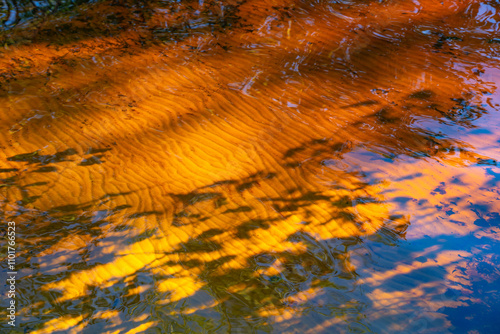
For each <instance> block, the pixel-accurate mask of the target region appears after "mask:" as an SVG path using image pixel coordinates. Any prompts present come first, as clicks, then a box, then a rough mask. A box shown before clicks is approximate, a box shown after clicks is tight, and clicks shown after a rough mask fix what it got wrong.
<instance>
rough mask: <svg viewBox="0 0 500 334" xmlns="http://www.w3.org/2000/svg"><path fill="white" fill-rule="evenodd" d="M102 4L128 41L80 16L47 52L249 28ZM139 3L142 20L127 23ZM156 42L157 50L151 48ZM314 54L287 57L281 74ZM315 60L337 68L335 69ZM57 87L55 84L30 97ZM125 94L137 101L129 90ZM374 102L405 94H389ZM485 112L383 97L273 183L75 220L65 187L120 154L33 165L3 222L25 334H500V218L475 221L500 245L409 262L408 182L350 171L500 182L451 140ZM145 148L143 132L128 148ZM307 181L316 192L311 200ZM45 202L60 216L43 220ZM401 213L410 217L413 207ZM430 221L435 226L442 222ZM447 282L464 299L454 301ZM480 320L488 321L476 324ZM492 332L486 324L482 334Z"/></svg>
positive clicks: (22, 174) (456, 101) (417, 242)
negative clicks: (358, 161)
mask: <svg viewBox="0 0 500 334" xmlns="http://www.w3.org/2000/svg"><path fill="white" fill-rule="evenodd" d="M9 3H13V2H12V1H11V2H9ZM102 3H105V4H109V5H110V6H112V5H113V6H115V7H119V8H120V9H119V10H118V9H117V10H116V14H111V15H108V16H106V20H105V22H104V23H102V24H103V25H105V26H106V27H108V26H109V24H111V26H113V28H112V29H115V30H114V31H110V30H109V29H108V30H106V29H101V28H102V27H101V26H99V25H97V26H96V27H93V28H89V30H86V31H84V33H83V34H82V31H81V30H79V29H80V28H81V27H80V26H79V24H80V23H81V21H82V20H85V17H84V16H78V15H77V16H76V18H75V20H74V21H70V23H68V24H67V25H64V24H63V26H59V23H57V22H45V23H44V24H45V27H46V29H47V30H40V32H39V35H36V36H35V38H33V41H37V42H52V41H54V42H55V43H56V42H57V43H60V44H61V46H65V45H66V46H67V45H69V44H70V43H73V42H76V41H79V40H83V39H87V38H89V39H91V38H96V39H98V38H99V37H105V36H108V35H112V34H113V33H116V34H118V32H119V31H120V30H122V29H123V30H126V29H127V28H130V26H132V27H134V29H135V28H137V29H138V30H139V27H141V26H143V27H149V28H148V29H149V34H150V35H147V36H148V37H141V36H139V37H137V36H136V37H134V38H136V41H137V43H138V45H141V46H144V47H147V46H152V45H153V44H154V43H160V42H163V41H167V42H172V43H174V42H175V41H178V40H180V39H182V38H184V37H186V38H187V37H189V36H191V35H196V33H213V31H214V30H220V32H225V33H227V34H230V32H229V31H224V28H226V27H230V26H232V25H234V24H235V22H236V21H237V20H238V19H240V18H237V17H236V14H234V13H235V12H236V8H237V6H235V7H229V8H230V10H229V13H228V14H227V15H224V16H222V15H221V16H220V17H219V19H215V18H213V17H212V16H215V14H213V13H212V12H210V10H212V6H216V5H217V6H219V7H220V4H219V3H215V2H206V6H207V8H208V9H207V10H208V11H209V12H210V13H206V17H205V18H204V19H203V20H201V21H200V20H199V21H196V20H194V19H192V20H190V19H189V18H188V19H186V17H182V16H181V17H179V18H178V22H177V21H175V22H174V23H175V24H174V25H171V26H170V27H169V28H165V29H163V28H162V29H160V28H159V27H157V26H154V25H153V24H152V23H151V22H150V21H148V20H149V19H151V17H148V13H149V14H151V13H150V12H148V9H147V8H146V9H144V10H143V9H141V10H138V9H137V8H139V7H143V6H146V5H144V3H143V2H130V1H125V2H118V1H113V2H102ZM102 3H100V4H101V5H102ZM130 3H132V4H135V5H136V7H133V6H127V4H130ZM161 3H163V5H164V6H166V7H167V8H168V9H169V10H171V11H173V12H175V8H174V7H176V6H178V7H182V6H184V5H186V4H193V3H194V2H193V3H191V2H161ZM341 3H342V4H343V3H344V2H341ZM345 3H347V2H345ZM360 3H369V2H360ZM370 3H371V2H370ZM374 3H376V2H374ZM154 4H157V3H154ZM98 5H99V4H97V5H96V6H98ZM300 5H301V6H306V5H305V4H303V3H301V4H300ZM151 6H153V5H151ZM299 7H300V6H299ZM96 8H99V7H96ZM185 8H188V5H186V7H185ZM185 8H184V7H183V8H182V9H183V10H185ZM163 9H164V8H163ZM188 9H189V8H188ZM232 10H234V13H233V12H232ZM288 11H289V10H288V9H283V11H281V10H280V14H282V15H283V17H286V15H285V14H284V13H288ZM194 12H195V11H191V12H190V13H194ZM214 13H215V10H214ZM98 14H99V11H96V12H93V14H92V15H98ZM212 14H213V15H212ZM337 14H338V13H337ZM82 15H83V14H82ZM122 15H123V16H122ZM128 15H131V17H132V18H133V19H134V20H135V21H133V23H130V21H129V20H128V19H129V18H130V17H129V16H128ZM193 15H194V14H193ZM287 15H288V16H290V14H287ZM294 15H296V16H295V17H299V16H300V15H301V14H294ZM339 15H340V14H339ZM337 16H338V15H337ZM4 21H5V20H4ZM12 22H14V21H12ZM290 22H291V21H290ZM290 26H291V23H290ZM240 28H241V26H240ZM61 29H62V30H61ZM110 29H111V28H110ZM144 29H145V28H144ZM129 30H133V29H129ZM228 30H229V29H228ZM53 31H60V32H61V33H62V34H63V35H64V36H62V37H61V36H56V37H54V36H52V35H50V34H49V33H50V32H53ZM151 36H154V37H157V38H158V39H157V40H156V41H155V42H154V43H153V42H151ZM178 36H181V37H180V38H179V37H178ZM434 37H435V38H434V39H436V40H437V41H433V42H432V43H433V45H434V47H433V48H434V49H436V50H437V51H439V52H448V51H447V50H448V49H447V48H448V44H450V43H458V42H460V41H459V40H458V39H454V38H452V37H449V38H448V37H447V36H445V35H442V34H441V35H439V34H435V36H434ZM37 38H38V39H37ZM15 43H20V44H22V43H23V42H22V41H14V43H7V44H10V45H11V46H12V47H14V46H15V45H14V44H15ZM215 43H216V41H213V43H212V44H213V45H212V46H214V47H215V46H216V44H215ZM217 43H219V42H217ZM377 43H378V42H375V41H374V42H371V43H365V45H364V47H362V48H361V50H360V51H358V54H359V53H362V52H369V51H370V49H371V48H375V47H377ZM401 43H403V42H401ZM4 44H5V43H4ZM125 44H126V43H125ZM122 46H123V44H122ZM224 47H226V48H229V47H227V46H225V45H223V46H220V48H222V49H223V50H224V51H228V50H226V48H224ZM193 48H194V49H195V48H196V47H194V46H193ZM125 49H126V48H125ZM348 50H349V48H347V47H346V48H345V50H344V51H345V54H346V56H352V59H353V62H355V61H356V59H355V56H356V54H355V52H351V51H348ZM135 51H137V50H135ZM299 53H300V52H296V51H295V50H292V51H289V54H287V55H285V56H284V57H283V63H285V64H288V63H289V62H291V59H295V58H296V57H297V56H298V54H299ZM315 56H318V57H319V58H321V57H323V58H325V57H324V55H321V54H320V52H317V54H316V55H315ZM90 57H91V56H89V58H90ZM331 57H332V56H330V58H331ZM227 58H228V59H229V58H231V55H230V53H228V55H227ZM59 60H61V59H60V58H58V59H56V61H59ZM78 60H79V58H78V56H74V57H72V56H69V57H65V59H64V62H66V63H67V64H69V65H71V64H72V62H77V61H78ZM318 66H319V65H318ZM335 66H338V68H342V71H344V72H343V73H342V75H347V76H349V77H351V78H364V77H363V75H365V77H370V75H373V76H374V77H378V76H380V77H384V74H380V73H376V72H375V71H376V70H373V71H374V72H373V73H368V74H363V73H362V71H359V73H354V71H353V70H352V69H351V68H349V69H345V68H343V65H342V64H340V65H339V64H334V65H332V67H333V68H334V70H337V69H338V68H337V67H335ZM344 67H345V66H344ZM287 71H288V69H287ZM321 71H323V70H322V69H321V68H319V67H311V68H310V69H308V70H305V69H304V71H303V73H304V75H307V76H308V77H310V78H314V76H315V75H319V73H320V72H321ZM269 72H270V74H269V78H270V80H269V82H271V84H282V83H285V81H286V80H282V79H280V77H281V73H280V69H273V70H270V71H269ZM285 72H286V71H285ZM47 73H48V72H47ZM345 73H348V74H345ZM44 75H46V76H50V73H48V74H46V73H44V74H38V77H36V76H35V79H33V78H30V79H28V81H30V80H33V81H36V80H39V79H40V78H42V77H43V76H44ZM7 76H11V77H12V78H13V77H15V75H13V74H12V73H10V74H8V75H7ZM387 76H389V74H387ZM20 77H22V75H20ZM338 77H342V76H341V75H339V76H338ZM4 79H5V77H4ZM43 79H44V78H43ZM44 80H45V79H44ZM106 80H111V79H109V78H106V79H104V78H98V79H97V80H96V81H95V82H93V83H92V84H94V85H96V86H100V85H101V84H104V83H105V81H106ZM116 83H117V84H121V82H120V81H119V80H118V79H117V82H116ZM462 84H463V83H462ZM484 86H486V85H484ZM481 88H484V87H481ZM372 93H373V94H372V95H374V96H378V95H381V96H386V95H387V94H389V93H388V92H384V91H383V90H382V89H378V88H374V91H372ZM67 94H72V92H70V93H68V92H67V91H64V90H59V91H58V92H57V93H54V94H53V95H52V97H53V98H54V99H57V98H60V99H63V98H68V99H69V96H70V95H67ZM377 94H378V95H377ZM391 94H392V93H391ZM482 94H483V93H480V92H476V93H470V92H463V94H462V95H460V96H451V97H450V96H447V99H443V98H442V97H443V93H442V92H435V91H433V90H431V89H415V90H414V91H411V92H404V93H401V95H402V97H400V98H399V99H398V100H397V101H400V104H398V105H396V102H394V101H391V100H390V99H389V98H385V97H384V98H377V100H374V99H371V98H367V99H366V100H364V101H360V102H356V103H350V102H349V103H345V104H341V103H339V104H338V108H339V109H341V110H344V111H352V113H353V114H354V113H355V112H356V111H357V110H359V109H360V108H365V109H362V110H364V111H366V114H365V115H363V117H360V118H358V119H356V120H355V121H353V122H346V125H345V126H343V127H340V126H339V132H340V130H342V131H344V132H345V133H349V134H351V136H349V138H348V139H344V138H342V135H338V134H337V133H333V134H332V133H331V134H330V136H331V137H324V136H319V135H318V136H316V137H315V138H312V139H304V140H302V138H301V140H302V142H301V143H299V144H298V145H292V146H293V147H291V148H288V149H287V150H285V151H284V152H283V154H282V156H278V157H276V158H275V159H276V161H277V164H276V165H277V166H274V168H273V170H271V169H269V170H268V169H264V168H262V169H260V170H259V171H258V172H256V173H253V174H250V175H245V176H242V177H240V178H234V179H232V178H226V177H219V178H218V179H219V180H218V181H216V182H214V183H213V184H210V185H207V186H203V187H197V188H196V189H195V190H192V191H189V192H186V193H171V192H164V191H163V190H162V187H161V184H158V185H157V186H151V187H146V188H141V189H133V188H131V189H133V190H130V191H116V192H113V191H109V188H108V189H106V191H105V193H104V194H103V195H102V196H99V197H98V198H96V199H93V200H90V201H81V202H75V203H73V204H65V205H60V202H62V201H61V200H60V199H57V198H54V199H51V198H46V197H47V195H46V193H47V192H48V190H50V188H51V187H53V186H55V185H59V186H61V185H62V187H64V185H65V184H64V182H68V185H67V189H66V190H67V191H68V192H70V193H78V192H79V191H80V190H81V189H79V188H80V187H81V186H82V185H81V184H79V183H78V180H77V182H75V183H71V182H70V181H72V179H71V177H65V178H61V179H60V178H59V176H60V175H62V174H63V173H66V172H68V173H69V172H71V173H72V174H69V175H87V174H85V173H86V172H88V173H89V174H90V175H91V176H93V175H94V174H93V173H95V174H96V173H97V172H98V171H99V168H100V167H105V166H106V163H107V162H108V159H109V158H110V155H111V154H113V150H112V149H110V148H98V149H95V148H94V149H89V150H87V151H85V152H86V153H82V152H84V151H81V150H80V151H79V150H77V149H76V148H75V149H73V148H68V149H65V150H61V151H58V152H56V153H53V154H42V153H41V151H33V152H28V153H22V154H17V155H13V156H10V157H8V158H7V162H8V163H9V166H10V167H9V168H3V169H0V174H1V175H2V184H1V186H0V195H1V196H2V198H3V200H2V213H1V216H0V217H1V220H2V221H9V220H15V221H16V222H17V224H18V225H19V226H22V228H21V229H20V230H21V231H22V232H19V236H20V238H19V239H18V240H19V248H18V249H19V262H18V263H19V268H18V270H19V271H20V272H22V273H23V275H22V277H20V279H19V296H20V298H22V300H21V301H20V304H21V305H22V309H21V310H20V313H19V318H20V321H19V323H20V324H21V325H20V326H22V327H21V328H23V330H25V331H26V332H35V333H36V332H46V333H57V332H60V333H66V332H70V331H75V332H88V333H99V332H103V333H104V332H123V333H125V332H127V331H128V330H136V331H137V332H151V333H153V332H168V333H190V332H192V333H201V332H230V333H259V332H290V333H294V332H306V333H320V332H331V331H332V330H333V331H336V332H384V331H389V332H403V331H408V332H421V331H425V330H427V329H429V328H432V329H433V330H437V331H442V332H445V331H446V330H448V329H449V328H452V329H453V328H454V329H456V330H454V331H455V332H460V330H462V329H463V332H465V331H466V329H467V330H469V329H471V330H472V329H477V328H478V326H482V327H481V329H482V330H484V331H486V332H492V331H493V330H494V326H495V324H496V323H495V320H494V316H493V311H492V310H494V309H495V308H496V306H497V305H498V300H497V297H496V296H497V294H494V293H492V292H491V291H493V290H494V289H496V287H497V285H498V278H499V275H500V273H499V272H498V269H496V267H497V265H498V256H497V255H495V253H496V254H498V251H496V250H497V249H498V245H497V243H496V242H497V241H496V239H495V238H493V237H491V235H494V233H497V232H496V228H497V227H498V214H496V213H494V212H493V210H494V208H489V207H481V206H480V205H475V204H472V203H470V204H468V209H470V210H471V211H473V212H475V213H476V216H477V220H476V221H475V222H474V223H475V225H476V226H478V227H480V230H479V232H480V231H481V230H484V231H487V234H489V235H490V237H491V238H490V237H484V236H482V235H481V234H480V233H479V232H478V231H475V234H474V235H471V236H463V237H460V236H456V237H443V238H441V239H439V240H436V239H435V238H430V237H429V238H425V237H422V238H419V239H414V240H412V241H411V245H410V246H409V245H408V243H407V242H406V241H405V238H406V234H407V233H408V230H409V226H410V219H409V217H408V215H406V213H405V212H403V214H401V213H400V212H392V211H391V210H390V209H389V208H388V204H389V203H388V201H387V199H386V198H385V197H384V196H385V194H384V193H383V188H384V184H385V183H387V182H390V181H392V180H385V179H382V178H376V177H373V176H372V175H371V174H370V173H368V172H365V171H360V170H354V171H353V170H352V168H351V167H352V166H350V165H349V164H348V163H347V162H346V158H347V157H348V156H350V155H352V154H353V153H356V152H359V151H360V150H366V151H367V152H369V154H372V153H373V155H374V156H376V158H377V159H378V160H380V161H382V162H383V163H385V164H396V163H398V162H401V161H406V160H407V159H413V160H411V161H421V160H429V161H437V162H439V163H444V164H450V165H454V166H458V167H477V166H483V167H484V166H488V168H489V171H490V172H491V174H492V175H493V176H494V177H495V178H496V179H498V173H497V171H496V165H497V162H496V160H494V159H492V158H490V157H488V156H485V155H481V154H478V153H475V151H474V147H472V145H469V144H467V143H466V142H464V141H461V140H459V139H458V138H459V136H454V134H453V131H451V130H450V129H455V128H461V129H462V128H463V129H471V128H474V127H475V126H476V125H475V123H476V121H477V120H478V119H480V118H481V117H483V116H484V115H485V114H486V110H487V109H486V108H485V106H483V105H481V104H480V102H479V101H480V100H481V99H482ZM484 94H485V95H486V93H484ZM311 95H314V94H313V93H311ZM311 99H312V98H311ZM323 100H326V98H323ZM401 101H402V102H401ZM306 102H307V101H306ZM209 106H211V105H209ZM75 113H79V112H75ZM81 113H83V111H82V112H81ZM348 115H349V116H351V115H350V114H348ZM425 121H429V122H431V123H432V124H433V125H434V127H429V126H428V124H426V123H425ZM214 122H215V121H214ZM221 123H222V121H221ZM145 131H147V130H144V129H140V130H139V131H137V133H133V134H131V135H130V136H129V137H127V140H131V139H130V138H136V137H140V135H144V132H145ZM109 137H112V136H111V135H110V136H109ZM306 138H307V137H306ZM122 141H125V139H122ZM119 144H120V143H119ZM365 153H366V152H365ZM457 156H459V157H460V158H459V159H456V157H457ZM457 161H458V162H457ZM101 165H102V166H101ZM299 178H304V179H305V180H306V181H308V182H302V183H299V182H295V180H296V179H299ZM89 179H90V180H91V181H92V182H89V185H88V186H94V179H92V178H91V177H89ZM396 181H397V180H396ZM96 182H97V181H96ZM138 182H140V181H138ZM159 182H160V183H161V181H159ZM451 182H453V180H452V179H451V178H450V179H443V184H442V186H440V187H437V188H436V189H435V190H434V193H435V194H440V195H443V194H446V189H445V187H444V185H445V184H449V183H451ZM490 182H492V183H495V182H494V181H490ZM496 184H497V183H495V184H494V185H496ZM491 185H492V184H491V183H490V184H488V183H485V184H480V185H479V188H481V187H483V188H484V187H491ZM152 191H158V192H159V193H160V194H159V195H155V197H154V199H155V200H157V201H161V202H164V203H166V204H165V207H166V208H165V207H161V208H160V207H159V206H158V207H156V206H155V205H151V206H148V205H142V204H141V203H140V201H138V200H137V198H142V197H146V196H151V195H150V192H152ZM44 196H46V197H45V198H44ZM42 200H44V203H45V208H44V209H40V208H39V206H38V203H39V202H40V201H42ZM397 200H399V201H401V202H404V203H406V202H411V201H412V198H409V197H408V198H397ZM453 200H454V199H453ZM456 202H459V203H461V204H463V202H465V200H463V201H459V200H456ZM46 203H49V204H46ZM464 205H465V204H464ZM421 207H422V209H424V208H427V207H426V204H422V206H421ZM462 208H464V207H462ZM433 209H434V210H436V209H438V210H440V208H433ZM447 210H448V211H449V210H451V209H449V208H448V209H447ZM448 211H446V212H448ZM451 211H452V212H453V210H451ZM446 214H448V213H446ZM450 215H451V213H450ZM412 223H413V221H412ZM454 224H455V225H460V224H464V225H465V223H464V222H460V221H457V222H456V223H454ZM4 226H5V224H4ZM3 232H4V233H5V231H3ZM21 237H22V238H21ZM482 238H483V239H484V240H482ZM478 240H482V241H481V242H482V244H481V243H478ZM457 244H461V245H464V249H462V248H461V249H458V248H457V246H456V245H457ZM477 247H483V249H485V250H486V251H484V252H483V251H478V250H477V249H478V248H477ZM465 253H467V254H465ZM470 277H472V279H471V280H470V279H468V278H470ZM447 280H449V281H452V282H453V284H454V287H453V288H450V287H446V286H445V285H443V284H442V282H443V281H447ZM484 293H491V297H486V298H485V300H484V304H478V303H475V302H474V298H476V297H477V296H478V295H481V294H484ZM464 312H468V313H469V314H470V316H471V317H472V318H471V319H467V318H464V317H461V315H463V313H464ZM464 319H465V320H464ZM478 320H479V321H480V322H483V321H484V324H480V325H477V323H476V324H473V322H475V321H476V322H477V321H478ZM2 326H4V325H2ZM389 326H392V327H389ZM452 326H454V327H452ZM458 328H459V329H458Z"/></svg>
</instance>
